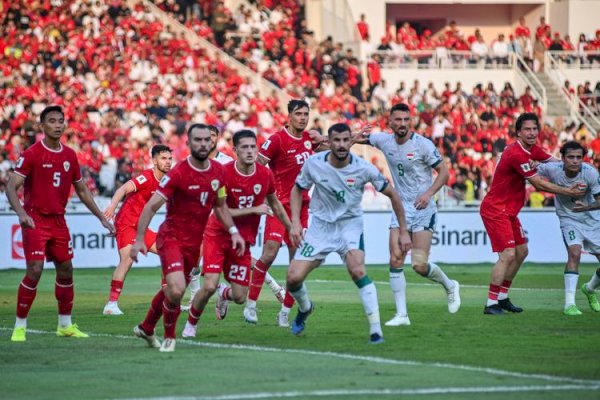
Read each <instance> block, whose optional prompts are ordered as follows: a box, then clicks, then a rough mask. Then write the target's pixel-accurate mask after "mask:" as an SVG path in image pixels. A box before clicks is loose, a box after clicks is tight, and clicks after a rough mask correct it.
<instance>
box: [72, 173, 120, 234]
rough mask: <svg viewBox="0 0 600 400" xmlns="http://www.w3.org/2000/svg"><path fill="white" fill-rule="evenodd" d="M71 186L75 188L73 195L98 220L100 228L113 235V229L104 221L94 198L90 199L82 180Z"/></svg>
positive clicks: (90, 195)
mask: <svg viewBox="0 0 600 400" xmlns="http://www.w3.org/2000/svg"><path fill="white" fill-rule="evenodd" d="M73 186H74V187H75V193H77V196H79V199H80V200H81V202H82V203H83V204H85V206H86V207H87V209H88V210H90V212H91V213H92V214H94V215H95V216H96V218H98V219H99V220H100V223H101V224H102V226H104V227H105V228H106V229H108V232H109V233H110V234H111V235H114V234H115V227H114V226H113V224H111V223H110V221H109V220H108V219H106V217H105V216H104V214H102V211H100V209H99V208H98V205H96V202H95V201H94V197H92V193H90V190H89V189H88V188H87V186H85V183H83V180H81V179H80V180H78V181H77V182H74V183H73Z"/></svg>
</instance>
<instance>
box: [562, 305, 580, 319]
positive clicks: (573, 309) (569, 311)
mask: <svg viewBox="0 0 600 400" xmlns="http://www.w3.org/2000/svg"><path fill="white" fill-rule="evenodd" d="M563 313H564V314H565V315H568V316H571V317H574V316H577V315H582V314H583V313H582V312H581V311H579V309H578V308H577V306H576V305H575V304H571V305H570V306H569V307H567V308H565V309H564V311H563Z"/></svg>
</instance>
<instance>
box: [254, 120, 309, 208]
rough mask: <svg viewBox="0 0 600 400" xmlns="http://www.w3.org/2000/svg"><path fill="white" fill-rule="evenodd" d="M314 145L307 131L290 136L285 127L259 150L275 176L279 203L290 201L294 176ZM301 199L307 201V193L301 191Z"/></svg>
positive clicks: (294, 180)
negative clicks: (299, 136) (298, 136)
mask: <svg viewBox="0 0 600 400" xmlns="http://www.w3.org/2000/svg"><path fill="white" fill-rule="evenodd" d="M316 147H318V146H314V144H313V143H312V141H311V139H310V136H308V132H306V131H305V132H302V137H301V138H297V137H295V136H292V134H291V133H289V132H288V130H287V129H286V128H283V129H282V130H280V131H279V132H277V133H275V134H274V135H273V136H271V137H270V138H269V140H267V141H266V142H265V143H263V145H262V146H261V149H260V151H259V154H260V155H261V156H263V157H264V158H265V159H266V160H267V161H268V162H269V167H270V168H271V171H273V175H274V176H275V190H276V191H277V198H278V199H279V201H281V203H283V204H288V203H289V202H290V193H291V192H292V188H293V187H294V182H296V177H297V176H298V174H299V173H300V170H301V169H302V165H304V162H305V161H306V159H307V158H308V157H309V156H310V155H311V154H313V153H314V149H315V148H316ZM302 196H303V200H305V201H308V200H309V197H308V193H307V192H306V191H304V192H303V195H302Z"/></svg>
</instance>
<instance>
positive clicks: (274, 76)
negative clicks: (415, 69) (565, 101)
mask: <svg viewBox="0 0 600 400" xmlns="http://www.w3.org/2000/svg"><path fill="white" fill-rule="evenodd" d="M25 3H27V2H25V1H24V0H21V1H16V2H8V1H3V4H2V5H3V7H2V12H1V14H0V16H1V18H0V19H1V20H2V26H1V27H0V61H1V62H0V70H1V71H0V72H1V77H0V109H1V110H2V111H1V113H0V182H2V181H3V180H5V179H6V173H7V171H8V170H9V169H10V168H11V164H12V163H14V162H15V160H16V159H17V158H18V155H19V154H20V153H21V152H22V151H23V149H24V148H26V147H27V146H29V145H30V144H32V143H33V142H35V140H36V139H38V136H39V133H38V129H37V127H36V120H37V116H38V115H39V112H40V111H41V109H42V108H43V107H44V106H45V105H46V104H49V103H53V104H59V105H62V106H63V107H64V109H65V112H66V117H67V121H68V131H67V134H66V137H67V141H68V144H69V145H70V146H72V147H73V148H75V149H76V150H77V151H78V154H79V158H80V163H81V165H82V167H83V173H84V177H85V179H86V181H87V183H88V186H89V187H90V189H91V190H92V191H93V192H94V193H98V194H107V195H108V194H110V193H111V192H112V191H113V190H114V189H115V188H116V187H118V185H119V184H120V183H121V184H122V183H123V182H126V181H127V180H128V179H129V178H130V176H131V175H132V174H137V173H138V172H139V171H141V170H142V169H143V168H144V167H145V166H147V165H148V163H149V158H150V154H149V149H150V147H151V145H152V144H154V143H164V144H166V145H168V146H170V147H171V148H172V149H174V158H175V160H180V159H182V158H184V157H185V156H186V155H187V153H186V151H187V150H186V147H185V139H184V138H183V136H184V135H183V134H184V132H185V128H186V124H187V123H188V121H195V122H205V123H208V124H213V125H216V126H218V127H219V128H220V129H221V130H222V131H224V136H223V139H222V141H221V143H220V144H219V147H220V150H221V151H223V152H225V153H228V154H230V155H233V154H232V151H231V134H232V133H233V132H235V131H237V130H238V129H240V128H242V127H244V126H247V127H251V128H254V129H256V130H257V132H258V133H259V134H260V140H261V141H262V140H264V139H265V138H266V137H268V136H269V135H270V134H271V133H273V132H274V130H275V129H276V128H277V127H278V126H281V125H282V124H283V123H284V122H285V120H286V115H285V113H284V112H282V110H280V109H279V106H278V102H277V98H276V94H275V93H274V94H272V95H271V96H269V97H266V98H261V97H260V96H259V95H258V92H257V90H256V88H255V87H254V86H253V84H252V83H251V82H250V81H249V80H245V79H243V78H241V77H240V76H238V75H237V74H236V73H235V71H233V70H231V69H229V68H228V67H227V66H226V65H225V63H223V61H222V60H221V59H220V58H219V57H218V56H217V57H216V58H213V59H211V58H209V57H208V56H207V55H206V54H205V53H204V51H202V50H201V49H199V48H191V47H190V45H189V44H188V42H187V41H186V40H185V39H184V38H183V37H181V36H179V35H177V34H175V33H174V32H172V31H171V30H170V29H169V28H168V27H167V28H165V29H163V26H162V24H161V23H159V22H158V21H156V19H155V17H154V16H153V14H152V13H151V12H150V10H149V9H147V8H146V7H144V6H143V5H141V4H140V5H138V6H136V7H135V9H134V10H133V11H129V10H128V9H127V8H126V7H125V6H124V4H123V1H122V0H111V1H109V2H106V3H104V2H100V1H95V2H94V1H91V2H88V1H83V0H76V1H71V2H64V3H61V4H60V5H56V4H54V2H51V1H50V0H44V1H39V2H35V3H33V4H29V3H27V5H26V4H25ZM155 3H156V4H157V5H158V6H159V7H161V8H162V9H164V10H166V11H168V12H171V13H172V15H173V16H174V17H176V18H177V19H179V20H180V21H181V22H182V23H185V24H186V25H187V26H188V27H190V28H192V29H193V30H194V31H195V32H197V33H198V34H199V35H200V36H202V37H204V38H206V39H208V40H210V41H212V42H213V43H215V44H216V45H218V46H220V47H221V48H222V49H223V50H224V51H225V52H226V53H227V54H228V55H230V56H233V57H234V58H236V59H237V60H239V61H242V62H244V63H246V64H247V65H248V66H249V67H250V68H252V69H254V70H255V71H257V72H258V73H260V74H262V76H263V77H265V78H266V79H268V80H270V81H271V82H273V83H275V84H276V85H277V86H279V87H281V88H282V89H284V90H286V91H287V92H288V93H289V94H290V95H292V96H294V97H302V98H307V99H309V100H310V101H311V103H312V108H313V109H314V110H317V111H318V113H320V114H325V115H327V118H328V119H329V121H331V122H348V123H350V124H351V126H352V127H353V128H354V129H356V130H358V129H360V128H362V127H363V126H364V125H366V124H370V125H372V126H374V127H375V129H376V130H380V129H384V128H385V126H386V121H387V111H386V110H388V109H389V107H390V106H391V105H392V104H394V103H396V102H400V101H402V102H407V103H408V104H409V105H410V107H411V111H412V114H413V115H414V128H415V131H417V132H418V133H421V134H423V135H425V136H427V137H430V138H431V139H432V140H433V141H434V142H435V143H436V145H437V146H438V147H439V148H440V151H441V152H442V154H444V156H445V157H446V159H447V162H448V164H449V166H450V167H451V168H450V171H451V172H450V173H451V178H450V182H449V185H450V186H451V187H453V189H454V191H455V193H456V195H457V197H460V198H462V199H464V200H467V201H468V200H477V199H481V198H482V194H483V193H484V192H485V190H486V188H487V187H488V186H489V182H490V179H491V175H492V172H493V168H494V165H495V161H496V157H497V155H498V153H499V152H501V151H502V149H503V148H504V146H505V145H506V144H507V142H509V141H511V140H512V139H511V129H512V126H513V122H514V118H515V116H516V115H518V114H519V113H521V112H524V111H532V112H536V113H537V114H538V115H540V116H543V115H542V110H541V108H540V106H539V105H538V103H537V100H536V99H535V98H534V96H533V95H532V94H531V92H530V91H529V90H526V91H525V93H514V90H513V89H512V87H511V86H510V84H508V83H507V84H506V85H505V86H504V87H503V88H501V89H500V88H495V87H494V86H493V85H492V84H487V85H477V86H476V87H474V88H463V87H462V86H461V85H460V83H459V84H457V85H455V86H454V87H453V86H452V85H450V84H446V85H445V87H443V88H436V87H434V86H433V85H432V84H427V85H424V84H423V83H422V82H419V81H414V82H412V83H407V82H401V83H400V85H399V87H397V88H390V87H389V86H388V85H387V83H386V82H385V81H384V80H383V79H382V77H381V65H380V62H381V60H380V59H378V57H377V56H375V57H373V58H372V59H371V60H369V62H368V64H367V66H366V71H367V73H366V76H363V73H362V71H361V66H360V61H359V60H358V59H357V58H356V57H355V56H354V55H353V54H352V51H351V50H347V49H344V48H343V46H342V45H341V44H336V43H335V42H334V41H333V39H332V38H327V39H326V40H325V41H323V42H321V43H315V42H314V40H313V39H312V35H311V32H309V31H308V30H307V29H306V21H305V20H304V19H303V18H301V16H302V15H303V9H302V2H298V1H294V0H287V1H275V0H273V1H265V0H262V1H257V2H255V3H256V5H257V8H256V10H250V9H246V8H244V7H241V8H240V9H238V10H235V11H233V12H232V11H231V10H228V9H226V8H225V6H224V5H223V3H222V2H220V1H210V0H205V1H199V2H171V1H155ZM404 28H406V29H404ZM363 30H364V29H363ZM363 30H361V32H363ZM449 30H450V31H451V32H452V31H454V32H455V33H451V34H448V33H444V37H447V38H449V39H448V41H447V43H446V42H445V43H446V44H447V45H451V46H457V44H456V43H459V42H460V41H459V40H454V39H452V38H456V37H461V35H459V31H458V30H457V28H456V26H455V25H454V27H453V26H452V24H451V26H450V28H449ZM523 30H524V28H523ZM538 30H539V28H538ZM413 31H414V30H412V31H411V28H410V26H408V27H405V26H403V27H401V28H400V29H398V32H397V33H396V34H395V36H394V38H395V39H394V40H396V41H397V40H398V38H400V40H401V41H404V40H409V39H408V38H412V39H410V40H416V39H415V38H418V40H419V42H421V41H422V39H423V37H424V36H425V37H426V36H427V35H425V34H426V32H423V34H422V35H420V36H414V35H413V33H412V32H413ZM389 32H391V29H390V30H389ZM402 32H404V33H402ZM543 32H545V33H544V34H545V35H546V36H547V35H548V33H551V31H550V29H549V28H548V29H547V30H544V31H543ZM599 34H600V32H599ZM363 36H364V35H363ZM365 38H366V39H368V29H367V37H365ZM599 38H600V35H599ZM391 39H392V37H390V38H388V39H386V40H388V41H391ZM467 42H468V38H467ZM452 43H454V44H452ZM365 80H366V81H367V82H364V81H365ZM363 88H364V90H363ZM565 90H567V91H570V90H571V89H570V88H566V89H565ZM584 91H586V92H585V93H583V95H585V96H587V98H588V99H589V105H590V106H594V107H596V108H597V107H598V104H600V101H599V100H600V84H596V86H595V88H594V90H593V91H592V89H591V86H590V85H588V86H587V89H584ZM588 92H589V93H588ZM320 124H321V121H320V120H319V118H315V120H314V124H313V125H314V128H316V129H321V127H320ZM572 138H576V139H577V140H580V141H581V142H582V143H583V144H585V145H586V146H588V148H590V149H591V150H590V154H589V155H590V159H591V160H594V162H595V163H596V164H599V163H600V140H599V139H593V138H592V136H591V134H590V133H589V132H588V131H587V130H586V129H585V127H582V126H575V125H573V124H566V123H565V122H564V121H562V120H560V119H557V120H555V121H553V123H552V124H545V125H544V127H543V129H542V133H541V139H540V143H542V145H543V146H544V147H545V148H547V149H548V150H550V151H554V152H555V151H556V149H557V146H558V145H560V144H561V143H563V142H564V141H566V140H569V139H572ZM370 161H371V162H373V163H374V164H375V165H377V166H378V167H379V168H383V160H382V159H380V158H378V157H377V156H373V158H372V159H371V160H370ZM0 185H2V184H1V183H0Z"/></svg>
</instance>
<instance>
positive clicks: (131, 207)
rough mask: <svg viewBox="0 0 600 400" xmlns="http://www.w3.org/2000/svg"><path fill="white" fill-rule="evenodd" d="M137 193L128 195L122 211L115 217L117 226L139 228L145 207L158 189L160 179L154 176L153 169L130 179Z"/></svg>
mask: <svg viewBox="0 0 600 400" xmlns="http://www.w3.org/2000/svg"><path fill="white" fill-rule="evenodd" d="M128 183H131V184H132V185H133V186H134V188H135V191H133V192H132V193H130V194H128V195H127V197H126V198H125V201H124V202H123V205H122V206H121V209H120V210H119V212H118V213H117V216H116V217H115V224H116V225H118V226H133V227H137V224H138V220H139V218H140V215H141V214H142V210H143V209H144V206H145V205H146V203H147V202H148V200H150V197H152V195H153V194H154V192H156V189H158V183H159V181H158V179H156V175H154V170H153V169H147V170H145V171H143V172H142V173H141V174H140V175H139V176H137V177H136V178H134V179H130V180H129V182H128Z"/></svg>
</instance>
